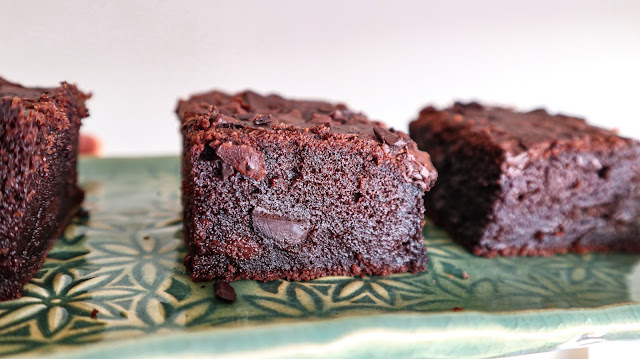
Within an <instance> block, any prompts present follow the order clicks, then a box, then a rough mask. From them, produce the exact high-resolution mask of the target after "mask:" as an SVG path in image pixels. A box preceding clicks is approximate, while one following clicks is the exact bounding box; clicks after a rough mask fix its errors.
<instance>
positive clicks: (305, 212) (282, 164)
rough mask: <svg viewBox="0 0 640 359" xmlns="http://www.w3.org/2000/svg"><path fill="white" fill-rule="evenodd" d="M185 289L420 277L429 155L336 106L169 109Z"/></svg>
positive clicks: (257, 99)
mask: <svg viewBox="0 0 640 359" xmlns="http://www.w3.org/2000/svg"><path fill="white" fill-rule="evenodd" d="M177 112H178V115H179V117H180V119H181V121H182V133H183V135H184V153H183V174H182V177H183V184H182V201H183V205H184V239H185V243H186V246H187V255H186V258H185V266H186V268H187V270H188V271H189V272H191V276H192V278H193V279H194V280H195V281H209V280H212V279H214V278H219V279H224V280H228V281H230V280H237V279H258V280H265V281H266V280H272V279H276V278H287V279H295V280H308V279H312V278H316V277H321V276H327V275H365V274H375V275H388V274H391V273H395V272H405V271H412V272H417V271H420V270H423V269H424V267H425V263H426V253H425V248H424V244H423V238H422V225H423V211H424V205H423V201H422V196H423V194H424V192H425V191H427V190H428V189H429V188H430V187H431V186H432V185H433V183H434V181H435V179H436V171H435V170H434V168H433V166H432V165H431V162H430V159H429V155H428V154H427V153H424V152H421V151H418V150H417V146H416V144H415V143H414V142H413V141H411V140H410V139H409V136H408V135H406V134H404V133H402V132H397V131H394V130H392V129H387V128H386V127H385V126H384V125H382V124H381V123H379V122H373V121H370V120H368V119H367V118H366V117H365V116H363V115H361V114H358V113H354V112H352V111H350V110H349V109H348V108H347V107H346V106H344V105H333V104H330V103H326V102H318V101H293V100H285V99H283V98H282V97H280V96H276V95H270V96H261V95H258V94H256V93H254V92H242V93H239V94H236V95H234V96H231V95H227V94H224V93H221V92H216V91H213V92H209V93H206V94H201V95H196V96H193V97H191V98H190V99H189V100H187V101H180V102H179V104H178V109H177Z"/></svg>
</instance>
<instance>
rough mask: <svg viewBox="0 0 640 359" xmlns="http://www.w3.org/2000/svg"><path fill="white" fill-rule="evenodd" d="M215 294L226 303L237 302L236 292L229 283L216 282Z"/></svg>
mask: <svg viewBox="0 0 640 359" xmlns="http://www.w3.org/2000/svg"><path fill="white" fill-rule="evenodd" d="M213 293H214V295H215V296H216V298H218V299H219V300H221V301H224V302H229V303H232V302H235V301H236V291H235V290H234V289H233V287H232V286H231V284H229V283H227V282H226V281H223V280H216V282H215V283H214V284H213Z"/></svg>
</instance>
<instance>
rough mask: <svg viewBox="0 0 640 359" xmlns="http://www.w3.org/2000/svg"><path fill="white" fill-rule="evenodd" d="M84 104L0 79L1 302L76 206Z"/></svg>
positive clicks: (69, 95) (73, 91) (76, 97)
mask: <svg viewBox="0 0 640 359" xmlns="http://www.w3.org/2000/svg"><path fill="white" fill-rule="evenodd" d="M88 98H89V95H87V94H84V93H82V92H80V91H79V90H78V89H77V88H76V87H75V86H74V85H70V84H67V83H62V84H61V85H60V86H59V87H56V88H26V87H23V86H20V85H18V84H15V83H11V82H9V81H6V80H4V79H2V78H0V300H7V299H14V298H18V297H20V296H21V295H22V287H23V286H24V285H25V284H26V283H27V282H28V281H29V280H30V279H31V277H33V275H34V274H35V273H36V272H37V271H38V269H39V268H40V266H41V265H42V262H43V261H44V258H45V256H46V254H47V252H48V251H49V249H50V248H51V246H52V245H53V242H54V241H55V239H56V238H57V237H58V236H60V234H61V233H62V230H63V229H64V227H65V226H66V224H67V222H68V221H69V219H70V218H71V215H72V214H73V212H74V211H75V210H76V209H77V207H78V205H79V204H80V202H82V199H83V197H84V193H83V192H82V190H80V188H78V186H77V184H76V181H77V173H76V159H77V156H78V133H79V128H80V120H81V119H82V118H84V117H87V116H88V112H87V108H86V107H85V105H84V102H85V100H87V99H88Z"/></svg>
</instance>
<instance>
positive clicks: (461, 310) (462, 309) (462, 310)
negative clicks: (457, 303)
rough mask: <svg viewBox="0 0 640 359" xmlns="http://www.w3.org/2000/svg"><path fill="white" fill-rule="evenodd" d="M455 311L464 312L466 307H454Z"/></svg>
mask: <svg viewBox="0 0 640 359" xmlns="http://www.w3.org/2000/svg"><path fill="white" fill-rule="evenodd" d="M453 311H454V312H464V308H462V307H453Z"/></svg>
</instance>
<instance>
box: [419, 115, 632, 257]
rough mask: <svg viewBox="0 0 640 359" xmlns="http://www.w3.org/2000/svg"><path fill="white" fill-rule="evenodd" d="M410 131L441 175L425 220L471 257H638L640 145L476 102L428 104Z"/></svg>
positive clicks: (556, 118) (577, 122)
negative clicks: (596, 254)
mask: <svg viewBox="0 0 640 359" xmlns="http://www.w3.org/2000/svg"><path fill="white" fill-rule="evenodd" d="M410 134H411V137H412V138H413V139H414V140H415V141H416V142H417V143H418V145H419V147H420V148H421V149H423V150H425V151H429V153H430V154H431V155H432V158H433V163H434V165H435V166H436V168H437V169H438V172H439V178H438V183H437V184H436V185H435V187H434V188H433V189H432V190H431V192H430V193H428V194H427V195H426V196H425V200H426V201H427V202H428V203H429V206H428V208H427V215H428V216H429V217H430V218H431V219H432V220H433V221H434V222H435V223H436V224H437V225H440V226H443V227H444V228H445V229H446V230H447V231H448V232H449V233H450V234H451V236H452V237H453V238H454V239H455V240H457V241H459V242H460V243H461V244H463V245H464V246H466V247H467V248H469V249H470V250H471V251H472V252H473V253H475V254H477V255H482V256H486V257H495V256H498V255H505V256H513V255H531V256H543V255H552V254H556V253H566V252H577V253H585V252H591V251H601V252H609V251H629V252H638V251H640V230H639V225H638V224H639V222H638V221H639V219H640V142H638V141H636V140H632V139H628V138H624V137H620V136H618V135H617V134H616V133H615V132H613V131H608V130H605V129H602V128H598V127H594V126H590V125H589V124H587V123H586V122H585V121H584V120H583V119H579V118H575V117H570V116H565V115H551V114H549V113H547V112H546V111H545V110H543V109H539V110H534V111H530V112H515V111H513V110H510V109H506V108H499V107H485V106H482V105H480V104H478V103H468V104H463V103H456V104H454V105H453V106H452V107H449V108H447V109H444V110H437V109H435V108H433V107H427V108H425V109H423V110H422V111H421V112H420V115H419V117H418V119H417V120H415V121H414V122H412V123H411V124H410Z"/></svg>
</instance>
